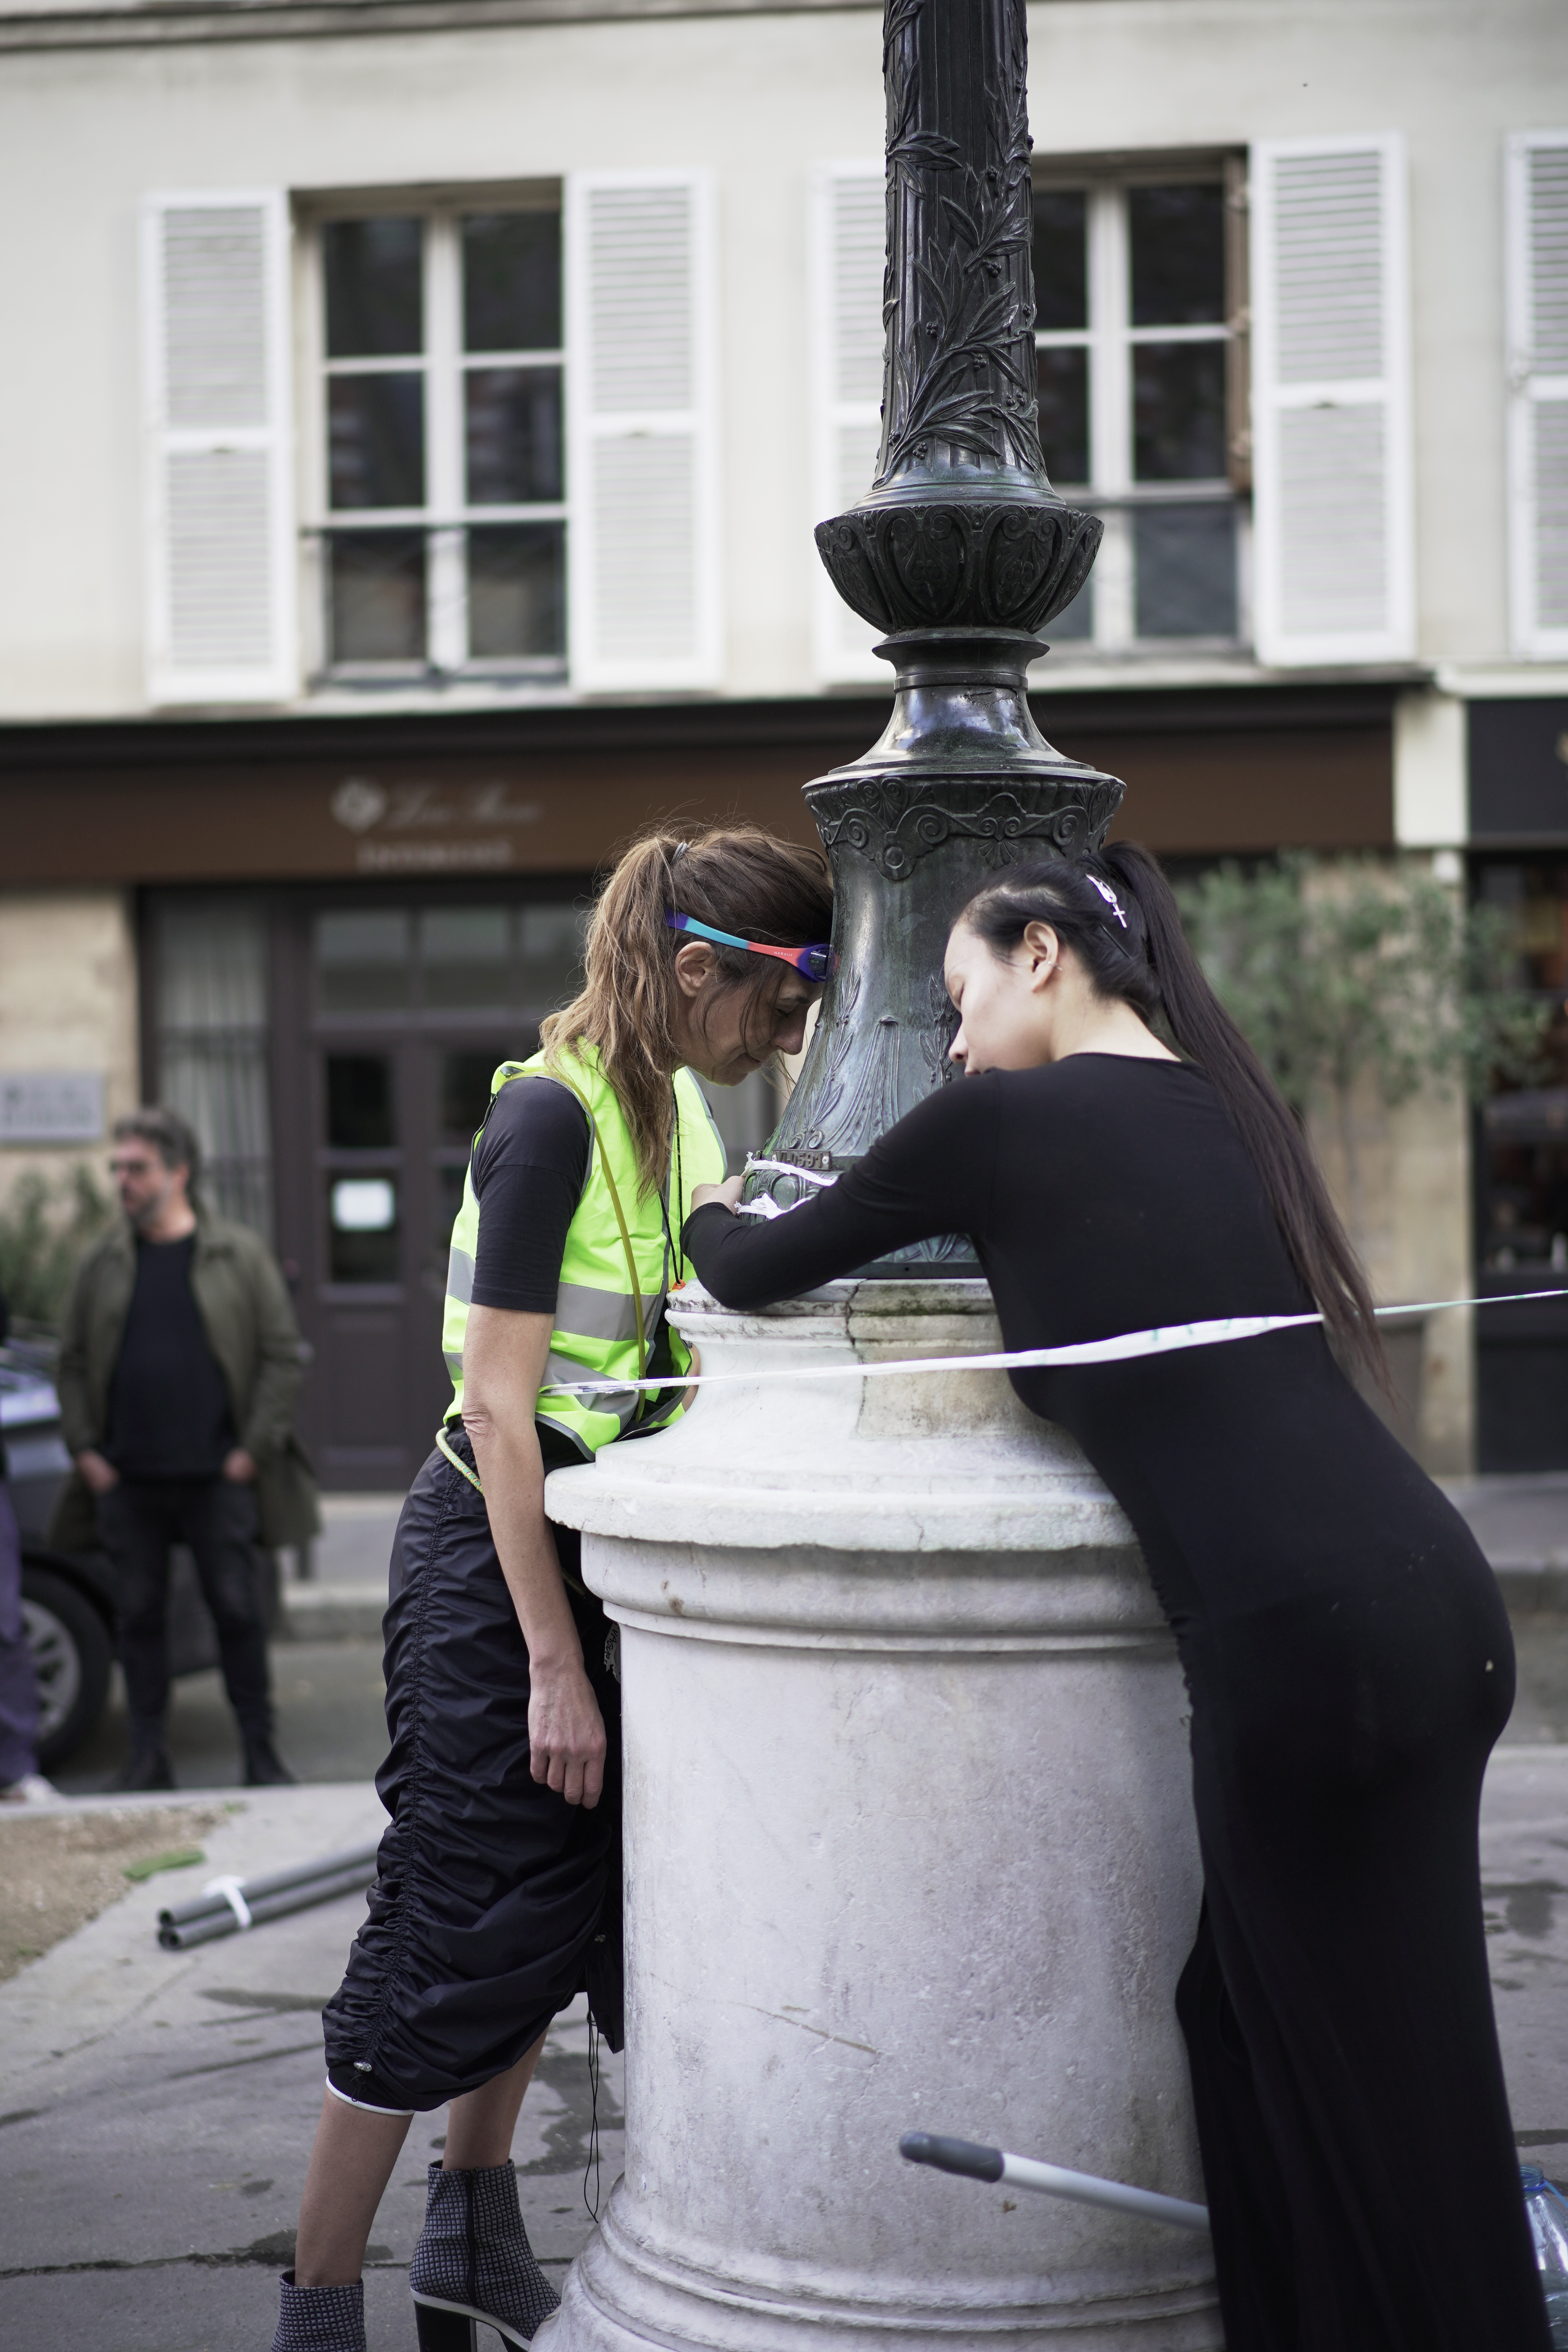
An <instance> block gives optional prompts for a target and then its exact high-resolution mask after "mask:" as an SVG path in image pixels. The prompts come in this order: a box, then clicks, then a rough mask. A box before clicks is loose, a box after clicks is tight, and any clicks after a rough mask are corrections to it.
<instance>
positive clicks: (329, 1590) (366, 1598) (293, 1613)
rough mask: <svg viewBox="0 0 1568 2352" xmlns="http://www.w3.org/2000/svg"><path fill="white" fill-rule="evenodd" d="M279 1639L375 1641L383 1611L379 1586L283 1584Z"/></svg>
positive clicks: (292, 1640) (381, 1591) (378, 1633)
mask: <svg viewBox="0 0 1568 2352" xmlns="http://www.w3.org/2000/svg"><path fill="white" fill-rule="evenodd" d="M282 1601H283V1612H282V1621H281V1623H280V1624H279V1638H280V1639H281V1640H283V1641H285V1642H375V1643H379V1642H380V1640H381V1621H382V1618H383V1617H384V1614H385V1612H386V1593H385V1591H384V1588H383V1587H382V1586H381V1585H380V1584H286V1585H285V1586H284V1588H283V1593H282Z"/></svg>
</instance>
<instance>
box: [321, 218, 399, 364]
mask: <svg viewBox="0 0 1568 2352" xmlns="http://www.w3.org/2000/svg"><path fill="white" fill-rule="evenodd" d="M423 245H424V237H423V224H422V223H421V222H419V221H416V220H365V221H329V222H328V223H327V225H326V226H325V227H324V228H323V229H322V231H321V247H322V252H323V254H324V256H325V259H326V269H327V357H328V358H329V359H330V360H370V359H392V358H399V357H401V356H402V354H403V353H404V352H421V351H423V350H424V348H425V304H424V296H423V290H422V288H421V284H420V264H421V259H422V254H423Z"/></svg>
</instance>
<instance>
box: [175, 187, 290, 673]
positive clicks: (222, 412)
mask: <svg viewBox="0 0 1568 2352" xmlns="http://www.w3.org/2000/svg"><path fill="white" fill-rule="evenodd" d="M142 338H143V360H144V366H143V383H144V386H145V399H146V457H145V467H146V519H147V630H146V666H147V692H148V696H149V698H150V699H151V700H152V701H153V702H154V703H176V702H204V703H226V702H279V701H285V700H287V699H288V698H289V697H290V696H291V695H293V694H294V693H295V692H296V691H297V690H298V685H299V646H298V631H297V624H296V617H295V581H296V551H295V537H294V484H293V439H292V429H291V424H290V414H289V412H290V406H291V403H290V398H289V374H290V358H289V211H288V205H287V201H286V199H285V197H284V195H283V194H282V192H281V191H280V190H279V189H275V188H270V189H261V190H246V191H231V190H229V189H219V190H203V191H201V192H200V193H198V194H190V195H153V196H149V197H148V198H147V199H146V200H145V202H144V204H143V205H142Z"/></svg>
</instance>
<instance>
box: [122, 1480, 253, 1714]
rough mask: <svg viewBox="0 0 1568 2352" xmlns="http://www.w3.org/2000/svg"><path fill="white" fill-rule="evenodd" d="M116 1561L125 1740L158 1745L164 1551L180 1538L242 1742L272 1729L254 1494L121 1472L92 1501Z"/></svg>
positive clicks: (164, 1662) (165, 1698)
mask: <svg viewBox="0 0 1568 2352" xmlns="http://www.w3.org/2000/svg"><path fill="white" fill-rule="evenodd" d="M98 1524H99V1530H100V1534H101V1535H102V1538H103V1540H104V1544H105V1546H106V1548H107V1549H108V1551H109V1555H110V1559H112V1560H113V1562H114V1567H115V1572H116V1584H117V1593H116V1601H117V1607H118V1610H119V1616H120V1663H121V1666H122V1667H123V1668H124V1671H125V1692H126V1696H127V1698H128V1700H129V1702H130V1708H131V1742H132V1748H137V1749H145V1748H155V1747H157V1746H159V1745H160V1744H161V1742H162V1738H163V1716H164V1711H165V1709H166V1708H167V1706H168V1704H169V1643H168V1629H167V1610H168V1598H169V1552H170V1549H171V1547H172V1546H173V1545H174V1544H177V1543H183V1544H188V1545H189V1547H190V1549H191V1552H192V1555H193V1557H194V1558H195V1563H196V1574H197V1576H198V1578H199V1579H200V1580H201V1588H202V1592H203V1595H204V1597H205V1601H206V1604H207V1607H208V1608H209V1609H210V1610H211V1612H212V1619H213V1623H214V1625H215V1626H216V1630H217V1647H218V1662H219V1664H221V1666H222V1668H223V1681H224V1688H225V1689H226V1691H227V1693H228V1703H229V1705H230V1706H232V1707H233V1709H234V1712H235V1716H236V1718H237V1721H238V1724H239V1729H240V1736H241V1738H244V1739H246V1740H247V1741H250V1740H255V1739H267V1738H270V1737H271V1733H272V1699H271V1694H270V1691H269V1688H268V1672H267V1618H266V1600H265V1594H264V1590H263V1585H262V1580H261V1563H260V1560H259V1559H258V1554H257V1534H258V1520H257V1513H256V1493H255V1489H254V1488H253V1487H250V1486H238V1485H237V1484H236V1483H235V1481H234V1480H233V1479H231V1478H160V1479H140V1478H122V1479H121V1482H120V1484H119V1486H111V1487H110V1490H109V1492H108V1494H107V1495H100V1496H99V1500H98Z"/></svg>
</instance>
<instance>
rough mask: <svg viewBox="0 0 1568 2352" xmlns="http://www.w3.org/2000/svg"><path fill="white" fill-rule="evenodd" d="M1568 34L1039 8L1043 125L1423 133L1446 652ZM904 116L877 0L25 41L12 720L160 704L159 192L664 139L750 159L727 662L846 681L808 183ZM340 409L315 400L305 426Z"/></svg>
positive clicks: (1420, 507) (3, 676)
mask: <svg viewBox="0 0 1568 2352" xmlns="http://www.w3.org/2000/svg"><path fill="white" fill-rule="evenodd" d="M4 32H5V22H4V16H3V13H0V35H3V34H4ZM1561 36H1562V23H1561V15H1560V11H1559V10H1558V9H1557V8H1556V7H1555V6H1553V5H1550V0H1493V5H1491V6H1489V8H1488V9H1486V10H1485V11H1478V10H1476V9H1474V8H1473V7H1472V6H1470V5H1461V0H1382V5H1378V0H1320V5H1292V6H1289V7H1286V6H1283V5H1280V0H1049V5H1040V6H1037V7H1034V8H1032V9H1031V10H1030V38H1031V87H1032V92H1033V96H1032V109H1031V110H1032V117H1033V122H1034V128H1035V136H1036V142H1037V149H1038V150H1040V151H1042V152H1051V153H1062V152H1074V153H1083V154H1086V155H1088V154H1101V153H1104V152H1108V151H1118V152H1130V151H1131V152H1137V151H1147V150H1150V149H1172V148H1192V147H1238V146H1243V145H1245V144H1246V143H1247V142H1249V141H1250V140H1253V139H1255V138H1258V137H1289V136H1296V135H1304V134H1319V133H1321V134H1331V133H1340V132H1347V131H1351V132H1355V131H1382V130H1386V129H1398V130H1402V131H1404V133H1405V139H1406V141H1407V142H1408V149H1409V154H1410V168H1411V174H1412V247H1413V273H1414V294H1415V419H1416V464H1417V476H1416V478H1417V532H1418V564H1419V614H1420V620H1419V628H1420V651H1421V654H1422V656H1423V658H1424V659H1426V660H1429V661H1433V662H1438V661H1443V662H1447V663H1464V664H1471V663H1474V664H1479V663H1488V664H1500V663H1505V662H1506V646H1507V624H1506V604H1505V593H1504V583H1505V553H1504V539H1503V527H1504V498H1503V456H1504V449H1503V392H1504V373H1503V354H1502V306H1501V237H1502V226H1501V183H1502V154H1503V141H1504V138H1505V136H1506V134H1507V133H1508V132H1509V131H1515V130H1519V129H1521V128H1527V127H1530V126H1531V125H1539V124H1542V123H1545V122H1549V121H1551V122H1558V121H1568V44H1564V43H1563V40H1562V37H1561ZM881 114H882V100H881V83H880V17H879V11H877V10H875V9H870V8H856V9H847V10H845V11H843V12H842V13H831V12H823V11H820V10H814V11H811V12H809V13H780V14H775V15H767V14H756V15H752V14H745V15H728V16H692V17H659V18H649V19H644V20H636V19H626V18H618V19H616V20H614V21H610V22H605V23H581V24H574V25H552V26H529V27H515V26H514V27H502V28H493V29H485V30H461V31H447V32H439V33H432V34H421V35H417V36H412V35H405V34H395V35H387V34H374V35H367V36H364V37H354V38H316V39H310V40H289V41H282V40H279V41H256V42H251V41H240V42H228V41H226V42H221V43H207V44H202V43H193V44H190V45H189V46H183V47H176V46H174V45H173V44H169V43H163V44H160V45H159V46H157V47H133V46H126V47H101V48H90V47H89V48H78V49H60V50H54V51H45V50H33V51H28V50H26V49H18V48H6V49H5V51H4V53H3V54H0V188H3V189H4V192H5V198H6V216H7V218H8V220H9V221H10V223H11V225H12V226H11V230H10V233H9V235H8V236H7V237H6V238H5V241H4V246H3V247H0V317H3V318H4V319H5V346H6V353H7V360H6V366H5V370H4V371H3V372H0V449H3V450H4V451H5V452H6V453H7V455H6V462H5V465H4V466H3V467H0V544H4V546H5V551H6V556H7V561H6V562H5V565H4V567H0V719H26V718H40V719H60V718H68V717H87V716H110V715H117V714H127V713H134V712H136V711H138V710H140V709H142V708H143V707H144V697H143V688H142V510H141V498H142V489H141V480H142V463H141V450H140V440H139V418H138V375H137V368H138V348H137V324H136V290H135V286H136V279H135V219H136V206H137V203H138V200H139V198H140V197H141V195H142V193H143V192H144V191H145V190H146V189H148V188H149V187H153V186H163V187H182V188H186V189H196V188H203V187H207V186H210V187H213V188H224V187H234V186H258V185H268V184H273V185H283V186H287V187H289V188H291V189H293V190H296V191H311V190H314V191H321V190H326V189H330V188H351V187H373V186H374V187H388V186H390V187H397V186H402V185H408V186H414V185H416V184H420V183H426V184H447V185H450V184H454V183H458V184H460V183H464V182H469V181H486V180H489V181H492V182H494V181H498V180H499V181H508V180H514V179H519V178H525V177H527V178H533V177H539V176H542V175H552V174H555V173H566V172H569V171H571V170H573V169H577V168H584V167H601V166H602V167H611V168H625V167H626V166H636V165H644V164H653V165H691V164H702V165H706V166H709V167H710V168H711V169H712V170H713V172H714V173H715V174H716V176H717V182H718V188H719V223H720V257H721V258H720V268H721V347H722V370H723V402H724V437H723V460H722V462H723V481H724V501H723V515H724V533H725V541H726V557H727V564H726V572H727V615H726V619H727V656H726V669H725V690H726V691H727V692H729V693H731V694H735V695H773V694H791V693H805V692H810V691H812V690H814V688H815V684H816V681H815V678H814V676H813V672H812V666H811V656H810V642H809V640H810V630H809V614H810V586H811V581H812V576H813V567H814V565H815V562H816V557H815V551H814V550H813V548H812V545H811V540H810V530H809V526H810V524H811V522H812V521H813V520H816V517H815V516H814V515H813V513H812V511H811V492H810V487H809V484H810V463H809V459H810V444H809V430H808V426H809V419H808V415H807V389H808V381H809V377H808V366H807V352H808V336H809V320H808V319H807V316H806V301H805V285H806V236H807V219H808V190H809V176H810V173H811V169H812V167H813V166H814V165H815V164H816V163H821V162H823V161H826V160H843V159H848V158H854V157H856V156H868V157H869V156H875V155H876V154H877V153H878V152H879V148H880V143H881V133H882V121H881ZM301 390H302V392H309V390H310V388H309V387H301ZM313 414H314V411H313V405H311V404H308V403H307V404H302V406H301V425H302V429H304V430H309V429H310V423H311V419H312V416H313ZM759 551H760V552H759ZM1165 668H1166V675H1167V676H1168V675H1169V667H1168V665H1166V666H1165ZM464 692H465V696H466V697H467V698H471V696H472V693H473V689H471V688H469V689H465V690H464ZM357 707H360V708H363V697H362V698H359V699H358V703H357Z"/></svg>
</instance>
